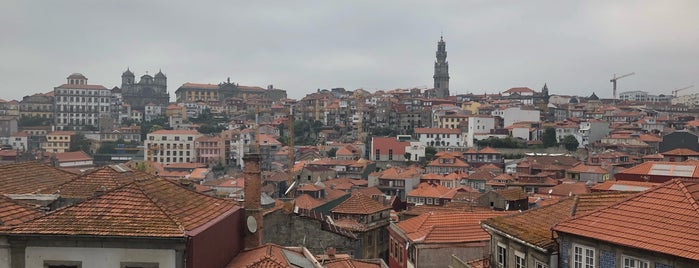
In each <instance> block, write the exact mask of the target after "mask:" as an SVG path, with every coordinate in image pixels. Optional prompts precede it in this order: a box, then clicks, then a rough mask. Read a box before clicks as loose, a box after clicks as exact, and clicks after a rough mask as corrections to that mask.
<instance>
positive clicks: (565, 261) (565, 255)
mask: <svg viewBox="0 0 699 268" xmlns="http://www.w3.org/2000/svg"><path fill="white" fill-rule="evenodd" d="M558 243H559V247H560V251H561V252H560V253H561V259H560V261H559V262H560V263H561V268H568V267H570V264H569V262H570V255H569V254H570V253H569V252H570V242H568V241H567V240H565V239H561V238H559V239H558Z"/></svg>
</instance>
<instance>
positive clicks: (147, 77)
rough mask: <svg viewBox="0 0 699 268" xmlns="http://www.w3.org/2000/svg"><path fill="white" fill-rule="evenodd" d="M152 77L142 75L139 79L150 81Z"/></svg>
mask: <svg viewBox="0 0 699 268" xmlns="http://www.w3.org/2000/svg"><path fill="white" fill-rule="evenodd" d="M152 78H153V77H152V76H150V75H149V74H144V75H142V76H141V79H152Z"/></svg>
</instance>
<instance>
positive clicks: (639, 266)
mask: <svg viewBox="0 0 699 268" xmlns="http://www.w3.org/2000/svg"><path fill="white" fill-rule="evenodd" d="M626 261H632V262H634V264H633V265H627V264H626ZM621 267H622V268H649V267H650V262H649V261H647V260H645V259H641V258H637V257H633V256H629V255H623V254H622V255H621Z"/></svg>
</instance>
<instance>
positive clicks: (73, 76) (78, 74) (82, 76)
mask: <svg viewBox="0 0 699 268" xmlns="http://www.w3.org/2000/svg"><path fill="white" fill-rule="evenodd" d="M68 79H87V77H85V76H84V75H83V74H81V73H72V74H70V75H69V76H68Z"/></svg>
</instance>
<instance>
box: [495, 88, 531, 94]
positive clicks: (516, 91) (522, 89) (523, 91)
mask: <svg viewBox="0 0 699 268" xmlns="http://www.w3.org/2000/svg"><path fill="white" fill-rule="evenodd" d="M525 92H527V93H535V92H536V91H534V90H532V89H531V88H528V87H513V88H510V89H508V90H505V91H503V92H502V93H510V94H512V93H525Z"/></svg>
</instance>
